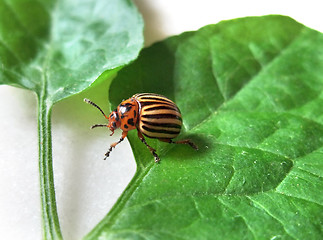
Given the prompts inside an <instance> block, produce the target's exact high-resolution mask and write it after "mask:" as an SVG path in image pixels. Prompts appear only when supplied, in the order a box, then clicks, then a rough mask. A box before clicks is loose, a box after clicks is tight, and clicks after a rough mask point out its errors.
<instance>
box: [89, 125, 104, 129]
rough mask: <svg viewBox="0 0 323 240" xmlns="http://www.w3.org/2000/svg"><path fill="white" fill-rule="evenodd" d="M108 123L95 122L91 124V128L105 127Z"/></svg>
mask: <svg viewBox="0 0 323 240" xmlns="http://www.w3.org/2000/svg"><path fill="white" fill-rule="evenodd" d="M107 126H108V125H106V124H95V125H92V126H91V129H93V128H96V127H107Z"/></svg>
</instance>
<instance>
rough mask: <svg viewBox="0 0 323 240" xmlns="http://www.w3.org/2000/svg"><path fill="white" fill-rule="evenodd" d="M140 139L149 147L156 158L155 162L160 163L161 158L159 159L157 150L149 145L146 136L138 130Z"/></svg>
mask: <svg viewBox="0 0 323 240" xmlns="http://www.w3.org/2000/svg"><path fill="white" fill-rule="evenodd" d="M138 137H139V139H140V140H141V141H142V142H143V143H144V144H145V145H146V146H147V148H148V149H149V151H150V152H151V154H152V155H153V156H154V157H155V162H156V163H158V162H159V161H160V158H159V157H158V155H157V153H156V150H155V149H154V148H152V147H151V146H149V145H148V143H147V142H146V140H145V138H144V136H143V135H142V134H141V132H140V131H139V130H138Z"/></svg>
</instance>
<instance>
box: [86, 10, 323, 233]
mask: <svg viewBox="0 0 323 240" xmlns="http://www.w3.org/2000/svg"><path fill="white" fill-rule="evenodd" d="M322 90H323V35H322V34H321V33H319V32H316V31H314V30H311V29H309V28H306V27H304V26H303V25H301V24H299V23H297V22H295V21H294V20H292V19H290V18H288V17H283V16H265V17H250V18H243V19H236V20H232V21H225V22H221V23H219V24H217V25H210V26H206V27H204V28H202V29H200V30H199V31H197V32H190V33H184V34H182V35H180V36H177V37H172V38H170V39H167V40H165V41H163V42H160V43H157V44H155V45H153V46H151V47H149V48H147V49H145V50H144V51H142V53H141V55H140V57H139V59H137V60H136V61H135V62H134V63H133V64H131V65H130V66H129V67H126V68H124V69H123V70H122V71H121V72H120V73H119V74H118V77H117V78H116V79H115V80H114V81H113V83H112V85H111V88H110V99H111V102H112V103H113V105H117V104H118V103H120V101H121V100H122V98H127V97H130V96H131V95H132V94H134V93H138V92H156V93H160V94H164V95H166V96H168V97H169V98H171V99H173V100H174V101H175V102H176V103H177V104H178V106H179V107H180V109H181V111H182V115H183V121H184V122H183V125H184V131H183V134H182V137H181V138H185V137H190V138H192V139H193V140H194V141H195V142H196V144H198V145H199V148H200V150H199V151H194V150H193V149H191V148H190V147H188V146H179V145H175V146H174V145H169V144H167V143H161V142H158V141H157V140H151V139H148V142H149V143H150V144H151V145H152V146H153V147H156V149H157V152H158V153H159V155H160V157H161V163H160V164H156V163H154V159H153V157H152V156H151V154H150V152H149V151H148V149H147V148H146V147H145V146H144V144H142V143H141V142H140V140H139V139H138V138H137V136H136V132H135V131H133V132H131V133H129V135H130V136H129V139H130V143H131V146H132V148H133V152H134V155H135V158H136V162H137V172H136V174H135V176H134V178H133V180H132V181H131V183H130V184H129V186H128V187H127V189H126V190H125V192H124V193H123V195H122V196H121V197H120V199H119V200H118V202H117V203H116V204H115V206H114V207H113V209H112V210H111V212H110V213H109V214H108V215H107V216H106V217H105V218H104V219H103V220H102V222H101V223H100V224H99V225H98V226H97V227H96V228H95V229H94V230H93V231H92V232H91V233H90V234H89V235H88V236H87V238H86V239H319V238H320V237H322V234H323V233H322V226H323V224H322V223H323V208H322V204H323V191H322V189H323V182H322V175H323V164H322V159H323V107H322V106H323V91H322ZM121 145H122V144H121ZM121 145H120V146H118V147H122V146H121ZM112 154H113V153H112Z"/></svg>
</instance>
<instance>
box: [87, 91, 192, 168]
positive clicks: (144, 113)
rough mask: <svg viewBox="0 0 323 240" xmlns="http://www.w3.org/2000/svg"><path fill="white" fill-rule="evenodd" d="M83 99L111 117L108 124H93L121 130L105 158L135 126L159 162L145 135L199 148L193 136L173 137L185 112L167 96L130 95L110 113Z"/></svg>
mask: <svg viewBox="0 0 323 240" xmlns="http://www.w3.org/2000/svg"><path fill="white" fill-rule="evenodd" d="M84 101H85V102H87V103H89V104H91V105H93V106H94V107H96V108H98V109H99V110H100V111H101V113H102V114H103V115H104V117H105V118H106V119H108V120H109V123H108V124H96V125H93V126H92V128H95V127H108V128H109V129H110V130H111V132H112V133H111V135H112V134H113V133H114V130H115V129H117V128H120V129H121V130H122V135H121V138H120V140H119V141H118V142H115V143H112V144H111V145H110V148H109V150H108V151H107V153H106V154H105V158H104V159H106V158H107V157H109V155H110V152H111V151H112V149H113V148H114V147H115V146H116V145H117V144H119V143H120V142H122V141H123V140H124V138H125V137H126V136H127V134H128V131H130V130H133V129H137V132H138V137H139V139H140V140H141V141H142V142H143V143H144V144H145V145H146V146H147V148H148V149H149V150H150V152H151V153H152V155H153V156H154V157H155V162H159V161H160V158H159V156H158V155H157V153H156V150H155V149H154V148H152V147H151V146H149V145H148V143H147V142H146V140H145V138H144V136H143V135H145V136H146V137H149V138H156V139H159V140H160V141H163V142H168V143H176V144H188V145H190V146H191V147H192V148H194V149H196V150H197V149H198V147H197V146H196V145H195V144H194V143H193V142H192V141H191V140H190V139H185V140H180V141H173V140H172V139H173V138H175V137H177V136H178V135H179V133H180V131H181V127H182V115H181V112H180V110H179V108H178V107H177V106H176V104H175V103H174V102H173V101H172V100H170V99H168V98H167V97H165V96H162V95H159V94H154V93H139V94H135V95H133V96H132V97H131V98H129V99H127V100H125V101H122V102H121V103H120V104H119V106H118V107H117V109H115V110H114V111H112V112H111V113H110V115H109V116H108V117H107V116H106V115H105V114H104V112H103V111H102V109H101V108H100V107H99V106H98V105H96V104H95V103H93V102H92V101H90V100H88V99H84Z"/></svg>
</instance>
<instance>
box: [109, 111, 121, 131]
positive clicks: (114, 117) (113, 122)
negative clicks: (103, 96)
mask: <svg viewBox="0 0 323 240" xmlns="http://www.w3.org/2000/svg"><path fill="white" fill-rule="evenodd" d="M108 119H109V124H108V126H107V127H108V128H109V129H110V131H111V132H112V133H111V134H110V136H112V135H113V133H114V130H116V129H117V128H119V127H120V125H121V122H120V118H119V114H118V111H117V109H116V110H114V111H112V112H111V113H110V115H109V117H108Z"/></svg>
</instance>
